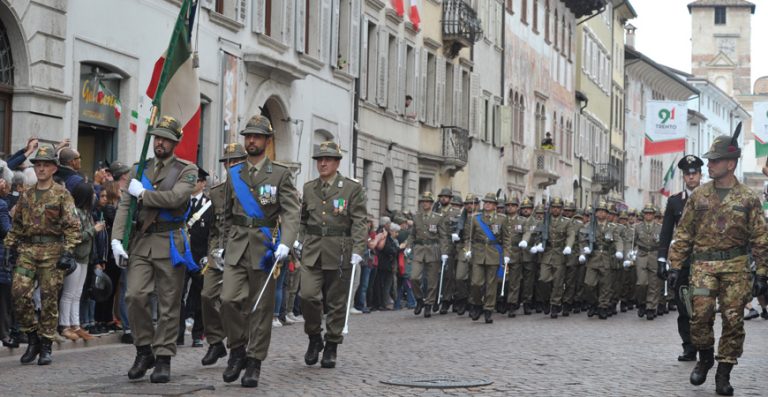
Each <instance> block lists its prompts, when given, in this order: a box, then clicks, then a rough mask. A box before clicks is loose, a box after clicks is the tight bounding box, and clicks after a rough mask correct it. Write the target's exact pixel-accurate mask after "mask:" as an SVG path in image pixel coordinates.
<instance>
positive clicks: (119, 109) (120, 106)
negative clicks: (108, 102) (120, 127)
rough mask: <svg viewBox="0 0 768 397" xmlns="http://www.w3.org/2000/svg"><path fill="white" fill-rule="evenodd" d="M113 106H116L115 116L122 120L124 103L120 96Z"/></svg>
mask: <svg viewBox="0 0 768 397" xmlns="http://www.w3.org/2000/svg"><path fill="white" fill-rule="evenodd" d="M113 106H114V108H115V118H116V119H118V120H120V115H122V114H123V104H122V103H121V102H120V99H119V98H117V97H115V104H114V105H113Z"/></svg>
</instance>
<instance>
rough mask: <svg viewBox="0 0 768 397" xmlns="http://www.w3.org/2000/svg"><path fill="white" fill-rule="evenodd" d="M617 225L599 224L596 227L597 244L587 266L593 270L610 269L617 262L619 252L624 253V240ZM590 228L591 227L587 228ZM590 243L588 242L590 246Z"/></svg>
mask: <svg viewBox="0 0 768 397" xmlns="http://www.w3.org/2000/svg"><path fill="white" fill-rule="evenodd" d="M616 226H617V225H616V224H615V223H610V222H604V223H600V222H597V224H596V225H595V244H594V246H593V247H592V253H591V254H590V257H589V261H588V262H587V266H589V267H591V268H597V267H603V268H610V267H611V265H612V264H613V263H614V262H615V261H616V257H615V256H614V255H615V254H616V252H617V251H621V252H623V251H624V239H623V238H622V236H621V230H619V229H618V228H617V227H616ZM587 227H589V226H587ZM588 244H589V242H587V246H588Z"/></svg>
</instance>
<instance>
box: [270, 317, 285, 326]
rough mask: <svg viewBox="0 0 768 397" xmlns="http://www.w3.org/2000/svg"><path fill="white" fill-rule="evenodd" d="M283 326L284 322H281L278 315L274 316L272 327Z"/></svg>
mask: <svg viewBox="0 0 768 397" xmlns="http://www.w3.org/2000/svg"><path fill="white" fill-rule="evenodd" d="M282 326H283V323H281V322H280V320H279V319H278V318H277V317H274V318H272V328H279V327H282Z"/></svg>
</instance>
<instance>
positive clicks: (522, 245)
mask: <svg viewBox="0 0 768 397" xmlns="http://www.w3.org/2000/svg"><path fill="white" fill-rule="evenodd" d="M517 246H518V247H520V248H522V249H526V248H528V242H527V241H525V240H521V241H520V244H518V245H517Z"/></svg>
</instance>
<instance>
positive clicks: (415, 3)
mask: <svg viewBox="0 0 768 397" xmlns="http://www.w3.org/2000/svg"><path fill="white" fill-rule="evenodd" d="M420 7H421V0H411V9H410V10H409V13H408V17H409V18H410V19H411V23H412V24H413V27H414V28H415V29H416V30H418V29H419V24H420V23H421V16H419V8H420Z"/></svg>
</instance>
